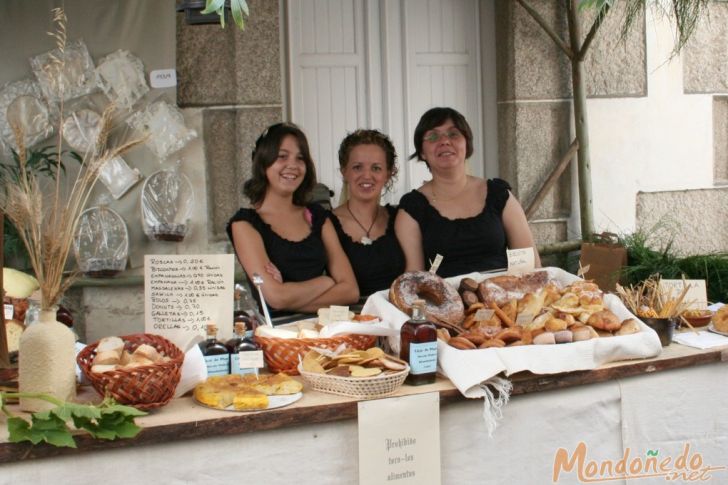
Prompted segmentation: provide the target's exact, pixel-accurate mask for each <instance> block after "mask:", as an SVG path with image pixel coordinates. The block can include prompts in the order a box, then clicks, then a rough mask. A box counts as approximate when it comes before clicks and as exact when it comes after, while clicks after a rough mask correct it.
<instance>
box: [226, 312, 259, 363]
mask: <svg viewBox="0 0 728 485" xmlns="http://www.w3.org/2000/svg"><path fill="white" fill-rule="evenodd" d="M225 347H227V349H228V352H230V373H231V374H250V373H253V372H255V369H253V368H243V369H241V368H240V352H249V351H251V350H260V347H258V345H257V344H256V343H255V342H254V341H253V338H252V336H251V337H248V336H246V330H245V323H243V322H236V323H235V327H234V329H233V338H231V339H230V340H228V341H227V342H225Z"/></svg>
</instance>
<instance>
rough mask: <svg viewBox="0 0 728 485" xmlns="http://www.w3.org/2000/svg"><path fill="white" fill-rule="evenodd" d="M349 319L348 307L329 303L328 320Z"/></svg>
mask: <svg viewBox="0 0 728 485" xmlns="http://www.w3.org/2000/svg"><path fill="white" fill-rule="evenodd" d="M348 319H349V307H348V306H340V305H331V306H330V307H329V321H330V322H343V321H345V320H348Z"/></svg>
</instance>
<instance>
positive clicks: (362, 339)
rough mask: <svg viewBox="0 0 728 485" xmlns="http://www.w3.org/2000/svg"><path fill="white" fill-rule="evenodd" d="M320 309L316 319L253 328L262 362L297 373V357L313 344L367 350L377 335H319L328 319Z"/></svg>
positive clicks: (360, 317) (356, 317)
mask: <svg viewBox="0 0 728 485" xmlns="http://www.w3.org/2000/svg"><path fill="white" fill-rule="evenodd" d="M319 312H320V313H319V318H313V319H308V320H303V321H301V322H296V323H295V324H291V325H282V326H280V327H275V328H272V327H266V326H260V327H258V328H257V329H256V332H255V341H256V342H257V343H258V345H260V348H261V349H263V355H264V356H265V362H266V364H267V365H268V369H270V370H271V372H285V373H286V374H288V375H298V362H299V357H303V356H304V355H305V354H306V352H308V351H309V350H310V349H312V348H314V347H317V348H323V349H330V350H334V349H336V348H338V347H339V346H341V345H344V346H346V347H350V348H352V349H354V350H366V349H368V348H370V347H372V346H374V343H375V342H376V340H377V337H376V335H360V334H346V335H336V336H333V337H321V336H320V333H319V332H320V330H321V329H322V327H323V326H325V325H326V324H327V323H328V322H327V320H326V317H325V316H323V314H322V313H321V311H319ZM349 320H351V321H353V322H361V323H365V322H369V321H378V318H377V317H375V316H371V315H354V314H353V313H351V312H350V315H349Z"/></svg>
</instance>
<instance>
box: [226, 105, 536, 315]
mask: <svg viewBox="0 0 728 485" xmlns="http://www.w3.org/2000/svg"><path fill="white" fill-rule="evenodd" d="M414 143H415V149H416V152H415V154H414V155H412V158H415V157H417V158H418V159H419V160H422V161H424V162H425V163H426V164H427V167H428V168H429V170H430V172H431V174H432V180H430V181H428V182H425V183H424V184H423V185H422V186H421V187H420V188H418V189H417V190H413V191H411V192H409V193H408V194H405V195H404V196H403V197H402V199H401V201H400V206H399V209H400V210H399V211H398V210H397V209H396V208H395V207H393V206H390V205H384V206H382V205H381V203H380V200H381V196H382V193H383V191H385V190H386V189H388V188H389V187H390V186H391V184H392V182H393V180H394V178H395V177H396V174H397V166H396V157H397V155H396V152H395V149H394V146H393V145H392V142H391V140H390V139H389V138H388V137H387V136H386V135H384V134H382V133H380V132H379V131H376V130H357V131H355V132H354V133H351V134H349V135H348V136H347V137H346V138H344V140H343V141H342V143H341V146H340V147H339V165H340V170H341V174H342V177H343V179H344V182H345V184H346V187H347V189H348V198H347V200H346V201H345V202H344V203H343V204H341V205H340V206H338V207H337V208H335V209H334V210H333V214H330V213H327V212H326V211H325V210H324V209H323V208H322V207H321V206H319V205H317V204H308V205H307V204H306V201H307V200H308V196H309V195H310V193H311V191H312V189H313V186H314V184H315V169H314V165H313V161H312V160H311V155H310V152H309V147H308V142H307V140H306V137H305V135H304V134H303V132H301V130H300V129H299V128H298V127H297V126H295V125H293V124H290V123H279V124H276V125H273V126H271V127H269V128H268V129H267V130H266V131H265V132H264V133H263V134H262V135H261V136H260V137H259V138H258V140H257V142H256V145H255V150H254V151H253V175H252V178H251V179H250V180H248V181H247V182H246V183H245V186H244V193H245V195H246V196H248V198H249V199H250V202H251V205H252V206H253V208H251V209H240V210H239V211H238V212H237V213H236V214H235V216H233V218H232V219H231V220H230V222H229V224H228V227H227V230H228V235H229V237H230V239H231V241H232V242H233V246H234V248H235V252H236V254H237V256H238V259H239V261H240V263H241V264H242V266H243V268H244V270H245V272H246V274H248V275H253V274H255V273H258V274H260V275H262V276H263V277H264V280H265V284H264V286H263V293H264V296H265V298H266V301H267V302H268V304H269V305H270V306H271V307H272V308H274V309H285V310H295V311H304V312H312V311H316V310H318V309H319V308H321V307H325V306H329V305H332V304H336V305H346V304H350V303H354V302H356V301H357V299H358V298H359V295H360V294H362V295H369V294H371V293H373V292H375V291H377V290H382V289H386V288H388V287H389V286H390V285H391V283H392V281H393V280H394V279H395V278H396V277H397V276H399V275H400V274H401V273H403V272H404V271H413V270H424V269H426V265H427V263H428V262H430V261H432V260H434V258H435V256H436V255H437V254H441V255H442V256H443V257H444V259H443V262H442V264H441V265H440V269H439V271H438V274H440V275H441V276H444V277H448V276H455V275H459V274H464V273H470V272H473V271H486V270H492V269H500V268H506V267H507V263H508V261H507V257H506V249H507V248H525V247H533V246H534V243H533V236H532V235H531V231H530V229H529V227H528V223H527V221H526V216H525V214H524V212H523V209H522V207H521V205H520V204H519V203H518V201H517V200H516V198H515V197H514V196H513V195H512V194H511V193H510V186H509V185H508V183H507V182H505V181H503V180H500V179H492V180H487V181H486V180H484V179H481V178H478V177H473V176H471V175H468V174H467V170H466V159H468V158H469V157H470V156H471V155H472V154H473V135H472V132H471V129H470V126H469V125H468V123H467V121H466V120H465V118H464V117H463V116H462V115H461V114H460V113H458V112H457V111H455V110H454V109H452V108H433V109H431V110H429V111H427V112H426V113H425V114H424V115H423V116H422V118H421V119H420V121H419V123H418V124H417V128H416V129H415V134H414ZM534 252H535V249H534ZM534 257H535V261H536V265H537V266H540V261H539V257H538V253H536V252H535V254H534Z"/></svg>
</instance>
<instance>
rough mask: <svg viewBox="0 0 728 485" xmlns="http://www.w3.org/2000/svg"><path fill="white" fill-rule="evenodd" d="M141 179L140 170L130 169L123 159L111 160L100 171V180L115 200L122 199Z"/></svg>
mask: <svg viewBox="0 0 728 485" xmlns="http://www.w3.org/2000/svg"><path fill="white" fill-rule="evenodd" d="M141 178H142V175H141V174H140V173H139V170H137V169H136V168H134V169H132V168H130V167H129V165H127V164H126V161H124V159H123V158H121V157H114V158H111V159H109V161H108V162H106V163H105V164H104V166H103V167H102V168H101V170H100V171H99V180H101V182H102V183H103V184H104V185H105V186H106V188H107V189H109V192H111V195H112V196H114V198H115V199H119V198H121V196H122V195H124V194H125V193H126V192H127V191H128V190H129V189H131V188H132V187H133V186H134V184H136V183H137V182H138V181H139V180H140V179H141Z"/></svg>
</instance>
